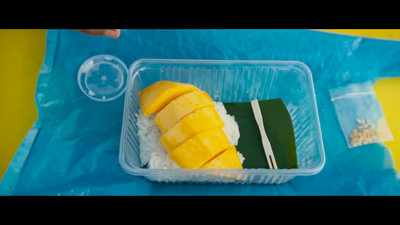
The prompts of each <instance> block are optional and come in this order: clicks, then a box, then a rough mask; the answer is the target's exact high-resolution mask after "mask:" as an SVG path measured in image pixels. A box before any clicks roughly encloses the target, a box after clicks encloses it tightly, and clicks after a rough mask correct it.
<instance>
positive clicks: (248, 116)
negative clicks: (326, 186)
mask: <svg viewBox="0 0 400 225" xmlns="http://www.w3.org/2000/svg"><path fill="white" fill-rule="evenodd" d="M258 103H259V105H260V109H261V114H262V117H263V122H264V128H265V132H266V133H267V136H268V139H269V141H270V143H271V147H272V151H273V152H274V156H275V161H276V164H277V166H278V169H297V168H298V166H297V154H296V143H295V137H294V130H293V124H292V120H291V118H290V114H289V112H288V110H287V108H286V106H285V104H284V103H283V101H282V99H270V100H263V101H259V102H258ZM224 106H225V108H226V111H227V113H228V114H230V115H233V116H235V120H236V122H237V123H238V125H239V131H240V138H239V143H238V145H237V146H236V148H237V150H238V151H239V152H240V153H242V155H243V156H244V157H245V160H244V163H243V168H244V169H261V168H266V169H269V166H268V162H267V158H266V156H265V153H264V149H263V146H262V141H261V134H260V130H259V128H258V125H257V122H256V120H255V118H254V114H253V110H252V107H251V103H250V102H241V103H224Z"/></svg>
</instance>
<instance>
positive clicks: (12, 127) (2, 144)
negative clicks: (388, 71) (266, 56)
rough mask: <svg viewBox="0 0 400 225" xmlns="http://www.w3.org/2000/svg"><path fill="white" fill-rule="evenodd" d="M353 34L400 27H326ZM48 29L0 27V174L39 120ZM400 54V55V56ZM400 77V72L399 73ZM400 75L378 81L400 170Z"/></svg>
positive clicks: (380, 34) (389, 34) (394, 34)
mask: <svg viewBox="0 0 400 225" xmlns="http://www.w3.org/2000/svg"><path fill="white" fill-rule="evenodd" d="M325 31H328V32H340V33H344V34H350V35H360V36H365V37H376V38H385V39H399V40H400V30H325ZM45 42H46V30H0V177H2V176H3V174H4V172H5V171H6V169H7V167H8V164H9V163H10V161H11V159H12V157H13V156H14V154H15V152H16V151H17V149H18V147H19V145H20V144H21V142H22V140H23V138H24V137H25V135H26V133H27V132H28V130H29V129H30V128H31V126H32V125H33V123H34V122H35V121H36V120H37V116H38V114H37V109H36V106H35V99H34V93H35V87H36V81H37V78H38V74H39V70H40V67H41V65H42V62H43V58H44V55H45ZM399 57H400V56H399ZM399 66H400V65H399ZM399 76H400V75H399ZM399 87H400V78H396V79H388V80H381V81H379V82H378V83H377V84H375V90H376V92H377V96H378V98H379V100H380V102H381V104H382V107H383V110H384V111H385V114H386V116H387V120H388V123H389V126H390V128H391V130H392V133H393V136H394V138H395V140H397V141H395V142H390V143H386V146H388V147H389V148H391V151H392V155H393V157H394V159H395V161H396V162H397V163H395V168H396V169H397V170H398V171H400V165H399V163H400V116H396V115H400V98H396V96H400V88H399Z"/></svg>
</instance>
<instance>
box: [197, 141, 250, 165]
mask: <svg viewBox="0 0 400 225" xmlns="http://www.w3.org/2000/svg"><path fill="white" fill-rule="evenodd" d="M201 168H202V169H243V166H242V163H241V162H240V159H239V156H238V154H237V150H236V147H235V146H234V145H232V146H231V147H229V148H228V149H227V150H226V151H224V152H223V153H221V154H220V155H218V156H217V157H215V158H214V159H213V160H211V161H210V162H208V163H206V164H204V165H203V166H202V167H201Z"/></svg>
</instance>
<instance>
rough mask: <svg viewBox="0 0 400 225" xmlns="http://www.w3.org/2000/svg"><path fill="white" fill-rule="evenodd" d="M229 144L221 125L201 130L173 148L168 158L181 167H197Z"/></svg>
mask: <svg viewBox="0 0 400 225" xmlns="http://www.w3.org/2000/svg"><path fill="white" fill-rule="evenodd" d="M230 146H231V145H230V143H229V140H228V138H227V137H226V135H225V133H224V131H223V130H222V128H221V127H216V128H212V129H209V130H206V131H203V132H201V133H199V134H197V135H195V136H193V137H192V138H190V139H189V140H187V141H186V142H184V143H183V144H181V145H180V146H179V147H177V148H176V149H174V150H173V151H172V153H171V154H170V155H169V158H170V159H171V160H172V161H174V162H175V163H177V164H178V165H179V166H180V167H181V168H183V169H199V168H200V167H201V166H203V165H204V164H206V163H207V162H208V161H210V160H212V159H213V158H214V157H216V156H217V155H218V154H220V153H221V152H223V151H224V150H226V149H227V148H229V147H230Z"/></svg>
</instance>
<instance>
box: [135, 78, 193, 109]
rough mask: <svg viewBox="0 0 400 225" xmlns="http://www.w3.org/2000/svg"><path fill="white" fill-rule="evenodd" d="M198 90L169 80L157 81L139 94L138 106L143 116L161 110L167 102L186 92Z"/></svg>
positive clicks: (189, 85)
mask: <svg viewBox="0 0 400 225" xmlns="http://www.w3.org/2000/svg"><path fill="white" fill-rule="evenodd" d="M197 90H199V89H198V88H197V87H195V86H193V85H191V84H186V83H178V82H171V81H158V82H155V83H153V84H152V85H150V86H148V87H147V88H145V89H143V90H142V91H141V92H140V94H139V104H140V108H141V110H142V112H143V114H144V115H145V116H147V115H150V114H153V113H155V112H158V111H160V110H162V109H163V108H164V107H165V106H166V105H168V103H170V102H171V101H173V100H174V99H176V98H178V97H179V96H181V95H184V94H186V93H189V92H192V91H197Z"/></svg>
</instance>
